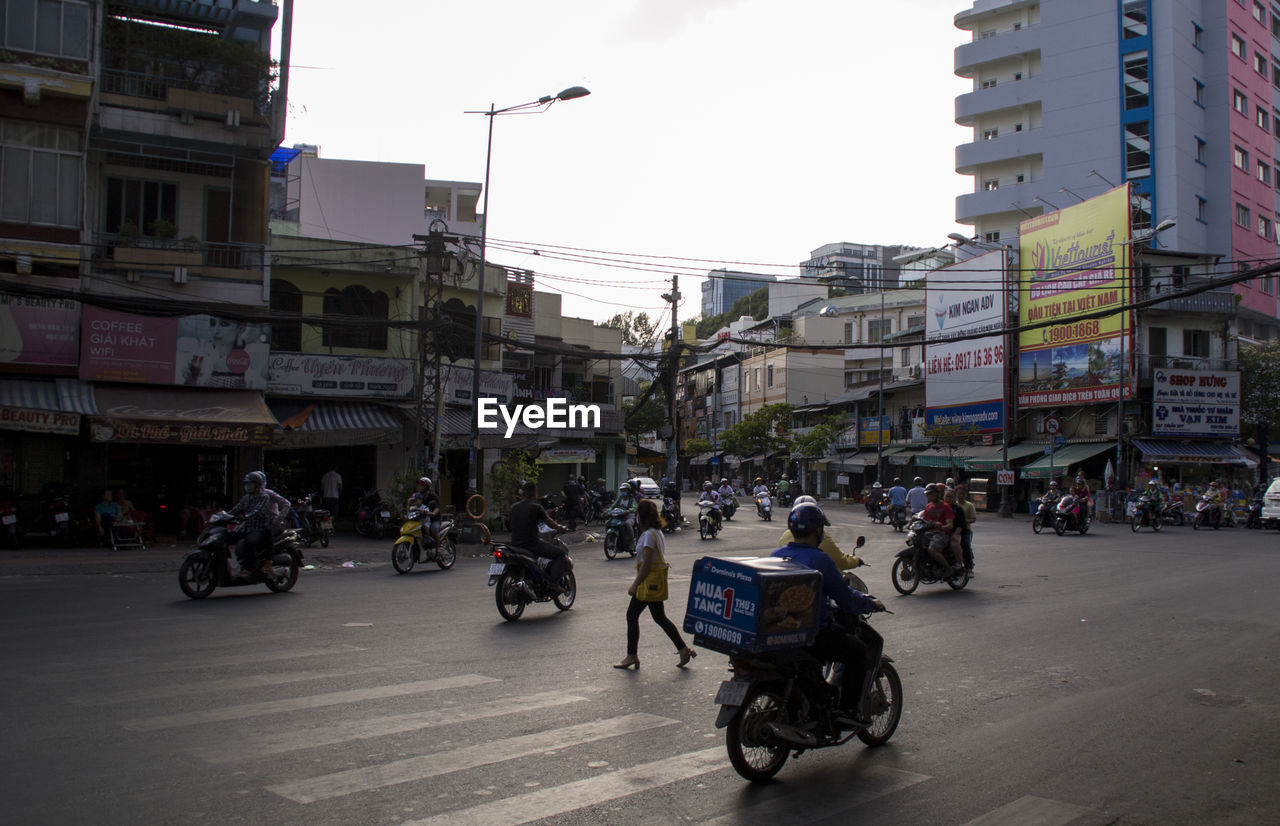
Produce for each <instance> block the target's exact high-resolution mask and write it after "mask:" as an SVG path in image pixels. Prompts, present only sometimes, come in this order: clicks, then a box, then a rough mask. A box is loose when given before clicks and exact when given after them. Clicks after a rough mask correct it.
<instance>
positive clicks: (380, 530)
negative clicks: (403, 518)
mask: <svg viewBox="0 0 1280 826" xmlns="http://www.w3.org/2000/svg"><path fill="white" fill-rule="evenodd" d="M390 524H391V506H390V505H389V504H387V503H386V502H384V501H382V494H381V493H380V492H379V491H378V490H376V489H370V490H366V491H365V492H364V495H363V496H361V497H360V504H359V505H358V506H357V507H356V523H355V527H356V533H358V534H360V535H361V536H369V535H370V534H372V535H373V536H374V537H376V538H378V539H386V538H387V526H388V525H390Z"/></svg>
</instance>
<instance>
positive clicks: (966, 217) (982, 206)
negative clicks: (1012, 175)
mask: <svg viewBox="0 0 1280 826" xmlns="http://www.w3.org/2000/svg"><path fill="white" fill-rule="evenodd" d="M1042 191H1043V190H1042V189H1041V186H1040V184H1038V183H1035V182H1027V183H1021V184H1013V185H1012V186H1001V187H1000V188H999V189H991V190H985V189H984V190H983V191H981V192H968V193H966V194H964V195H959V196H956V220H957V221H959V222H960V223H962V224H971V223H974V222H975V221H976V220H977V219H978V218H981V217H984V216H991V215H1001V214H1003V213H1006V212H1008V213H1014V214H1016V215H1018V216H1019V218H1018V220H1019V221H1020V220H1022V219H1023V218H1026V217H1028V216H1027V215H1026V214H1025V213H1023V212H1022V211H1020V210H1016V209H1014V208H1013V207H1012V206H1010V204H1017V205H1018V206H1020V207H1022V209H1023V210H1026V211H1027V212H1030V213H1032V214H1039V213H1041V212H1044V207H1042V206H1041V205H1040V203H1039V202H1038V201H1036V200H1035V196H1036V195H1039V194H1040V193H1041V192H1042ZM1015 223H1016V222H1015Z"/></svg>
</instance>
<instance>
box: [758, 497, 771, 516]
mask: <svg viewBox="0 0 1280 826" xmlns="http://www.w3.org/2000/svg"><path fill="white" fill-rule="evenodd" d="M756 516H759V517H760V518H761V519H763V520H764V521H766V522H772V521H773V499H772V497H770V496H769V494H767V493H757V494H756Z"/></svg>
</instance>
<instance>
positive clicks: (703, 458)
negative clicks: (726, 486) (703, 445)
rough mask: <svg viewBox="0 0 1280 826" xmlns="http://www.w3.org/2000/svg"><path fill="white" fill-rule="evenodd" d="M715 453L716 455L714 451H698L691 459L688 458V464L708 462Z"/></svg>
mask: <svg viewBox="0 0 1280 826" xmlns="http://www.w3.org/2000/svg"><path fill="white" fill-rule="evenodd" d="M715 455H716V454H714V453H699V454H698V455H697V456H694V457H693V458H692V459H690V460H689V464H691V465H705V464H708V463H710V461H711V459H712V458H713V457H714V456H715Z"/></svg>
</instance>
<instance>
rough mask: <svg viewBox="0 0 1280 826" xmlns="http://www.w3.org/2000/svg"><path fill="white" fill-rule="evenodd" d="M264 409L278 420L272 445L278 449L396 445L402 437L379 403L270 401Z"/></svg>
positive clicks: (400, 431)
mask: <svg viewBox="0 0 1280 826" xmlns="http://www.w3.org/2000/svg"><path fill="white" fill-rule="evenodd" d="M268 406H269V407H270V408H271V412H272V413H273V414H275V416H276V418H277V419H279V420H280V427H281V430H279V431H277V432H276V434H275V440H274V444H273V446H274V447H276V448H280V449H285V450H297V449H300V448H311V447H343V446H350V445H373V444H383V443H396V442H399V441H401V439H402V438H403V430H402V428H401V427H400V421H399V419H397V418H396V417H395V415H394V414H393V413H392V412H391V411H390V410H388V409H387V408H386V407H383V406H382V405H380V404H370V403H361V402H321V403H310V402H306V401H303V400H301V399H271V400H270V401H269V402H268Z"/></svg>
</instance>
